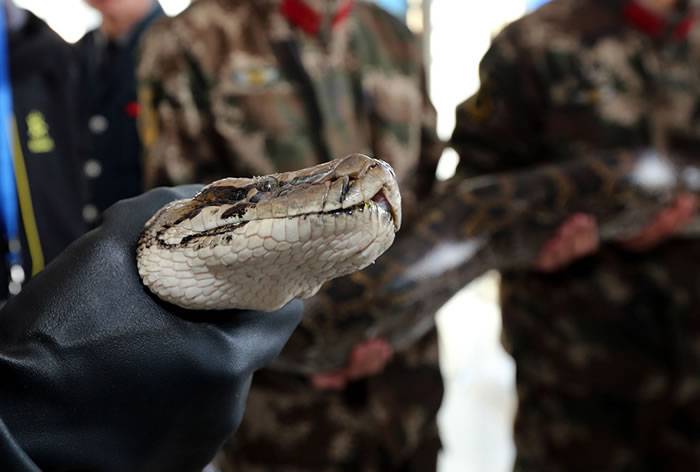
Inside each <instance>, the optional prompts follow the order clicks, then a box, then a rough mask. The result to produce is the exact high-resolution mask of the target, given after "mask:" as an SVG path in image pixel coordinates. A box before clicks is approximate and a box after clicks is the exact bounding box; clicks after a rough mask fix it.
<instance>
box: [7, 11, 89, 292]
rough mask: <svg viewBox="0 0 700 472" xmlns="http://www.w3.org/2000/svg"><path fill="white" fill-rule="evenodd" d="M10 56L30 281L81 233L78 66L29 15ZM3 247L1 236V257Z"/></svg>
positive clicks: (15, 142)
mask: <svg viewBox="0 0 700 472" xmlns="http://www.w3.org/2000/svg"><path fill="white" fill-rule="evenodd" d="M9 59H10V65H9V66H10V80H11V82H12V98H13V107H14V118H15V124H16V126H15V128H14V130H13V133H12V137H11V143H12V145H13V148H14V149H13V152H14V159H15V162H16V167H17V179H16V183H17V196H18V200H19V203H20V213H21V215H20V216H21V221H20V223H21V228H22V246H23V256H24V257H23V259H24V260H23V265H24V271H25V274H26V275H27V278H29V276H31V275H32V274H33V273H36V272H38V271H40V270H41V269H43V267H44V265H45V264H47V263H48V262H49V261H50V260H51V259H53V258H54V257H55V256H57V255H58V253H59V252H61V251H62V250H63V249H64V248H65V247H66V246H67V245H68V244H69V243H70V242H71V241H73V240H74V239H76V238H77V237H78V236H80V235H81V234H82V233H83V232H84V231H85V229H86V225H85V223H84V221H83V218H82V210H83V204H84V197H85V188H84V187H83V185H82V175H81V172H82V161H83V159H82V157H81V156H80V154H79V151H78V147H79V146H78V141H79V138H78V115H77V110H76V107H75V103H76V94H77V91H78V85H79V83H78V64H77V61H76V60H75V59H76V58H75V56H74V54H73V51H71V49H70V46H69V45H68V44H67V43H65V42H64V41H63V40H62V39H61V38H60V37H59V36H58V35H57V34H56V33H54V32H53V31H52V30H51V29H50V28H49V27H48V26H47V25H46V24H45V23H44V22H43V21H41V20H40V19H39V18H37V17H35V16H34V15H32V14H30V13H27V20H26V22H25V24H24V25H23V26H22V28H21V29H19V30H18V31H14V32H12V33H11V34H10V36H9ZM6 250H7V241H6V240H5V238H4V237H0V252H2V253H3V254H4V253H5V252H6ZM7 288H8V273H7V267H5V265H4V264H0V300H3V299H5V298H6V296H7Z"/></svg>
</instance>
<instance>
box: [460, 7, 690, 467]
mask: <svg viewBox="0 0 700 472" xmlns="http://www.w3.org/2000/svg"><path fill="white" fill-rule="evenodd" d="M648 13H649V12H647V11H645V10H643V9H641V8H640V7H639V5H637V4H630V3H627V2H621V1H611V0H585V1H583V0H554V1H553V2H551V3H550V4H548V5H547V6H545V7H543V8H541V9H540V10H538V11H536V12H535V13H533V14H531V15H529V16H526V17H524V18H522V19H520V20H519V21H517V22H515V23H514V24H512V25H510V26H509V27H508V28H506V29H505V30H504V31H503V32H502V33H501V34H500V35H499V36H498V37H497V38H496V39H495V40H494V42H493V45H492V47H491V49H490V50H489V52H488V53H487V54H486V56H485V57H484V59H483V61H482V64H481V78H482V86H481V89H480V90H479V92H478V93H477V94H476V95H475V96H474V97H472V98H471V99H469V100H467V101H466V102H465V103H463V104H462V105H461V106H460V107H459V108H458V112H457V117H458V123H457V128H456V130H455V133H454V135H453V138H452V143H453V145H454V147H455V148H456V149H457V150H458V152H459V153H460V156H461V159H462V160H461V162H460V172H462V173H463V174H465V175H473V174H477V173H486V172H493V171H507V170H511V169H516V168H521V167H525V166H531V165H534V164H536V163H541V162H544V161H557V160H565V159H571V158H574V157H576V156H580V155H581V154H584V153H592V152H595V151H596V150H597V149H601V148H611V147H639V146H656V147H657V148H667V149H670V150H674V149H675V150H682V151H683V152H693V151H694V152H696V153H697V152H698V151H700V27H698V26H695V25H694V24H692V23H691V22H689V21H683V22H681V23H679V24H678V25H677V26H676V27H675V28H670V29H669V28H661V29H657V28H656V27H655V26H654V25H655V24H656V23H655V22H658V20H659V19H658V18H656V17H653V16H650V15H649V14H648ZM698 257H700V244H699V243H697V242H695V241H689V240H685V241H684V240H679V239H674V240H671V241H669V242H667V243H665V244H663V245H661V246H660V247H658V248H656V249H654V250H652V251H649V252H645V253H632V252H627V251H625V250H623V249H621V248H620V247H619V246H616V245H612V244H611V245H606V246H604V247H603V248H602V249H601V250H600V251H599V252H598V253H597V254H596V255H594V256H592V257H588V258H585V259H583V260H581V261H579V262H576V263H574V264H573V265H571V266H570V267H568V268H567V269H565V270H561V271H559V272H557V273H555V274H552V275H544V274H540V273H534V272H527V273H509V274H504V276H503V283H502V286H501V304H502V313H503V343H504V345H505V346H506V348H507V350H508V351H509V352H510V353H511V354H512V355H513V357H514V358H515V361H516V365H517V388H518V396H519V411H518V414H517V417H516V422H515V440H516V446H517V449H518V456H517V460H516V466H515V469H516V470H519V471H543V470H546V471H560V470H561V471H578V470H581V471H602V470H614V471H645V470H649V471H657V470H700V377H699V376H698V374H699V373H700V278H699V277H698V272H699V271H698V265H697V264H698V262H697V261H698Z"/></svg>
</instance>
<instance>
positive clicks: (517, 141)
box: [450, 30, 547, 176]
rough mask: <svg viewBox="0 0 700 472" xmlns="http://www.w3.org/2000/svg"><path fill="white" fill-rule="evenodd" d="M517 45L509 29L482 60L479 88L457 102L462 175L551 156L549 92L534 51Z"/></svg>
mask: <svg viewBox="0 0 700 472" xmlns="http://www.w3.org/2000/svg"><path fill="white" fill-rule="evenodd" d="M516 44H517V42H516V41H514V40H513V38H511V37H509V35H508V30H506V31H505V32H504V33H502V34H501V35H500V36H498V37H497V38H496V39H495V40H494V42H493V45H492V46H491V48H490V49H489V51H488V52H487V53H486V55H485V56H484V58H483V59H482V61H481V65H480V69H479V75H480V79H481V86H480V88H479V90H478V91H477V93H476V94H474V95H473V96H472V97H471V98H469V99H468V100H466V101H465V102H463V103H462V104H460V105H459V106H458V107H457V123H456V127H455V131H454V133H453V135H452V138H451V140H450V146H452V147H453V148H454V149H455V150H456V151H457V153H458V154H459V156H460V164H459V167H458V173H460V174H462V175H465V176H470V175H479V174H485V173H493V172H501V171H508V170H514V169H517V168H519V167H524V166H529V165H532V164H535V163H537V162H541V161H543V160H544V159H545V158H546V156H547V153H546V151H545V149H544V145H543V143H542V141H541V139H540V136H541V132H540V130H541V129H542V123H541V117H542V111H543V108H544V96H543V94H542V93H541V87H540V84H539V83H538V80H537V74H536V69H535V67H534V65H533V64H532V63H531V62H530V61H529V60H528V58H529V57H531V55H529V54H527V53H524V52H522V51H520V50H519V49H518V47H517V45H516Z"/></svg>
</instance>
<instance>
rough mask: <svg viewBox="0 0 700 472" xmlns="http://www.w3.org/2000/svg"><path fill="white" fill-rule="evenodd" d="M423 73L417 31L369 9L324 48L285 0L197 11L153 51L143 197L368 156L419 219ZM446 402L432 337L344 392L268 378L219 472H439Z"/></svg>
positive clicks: (212, 4)
mask: <svg viewBox="0 0 700 472" xmlns="http://www.w3.org/2000/svg"><path fill="white" fill-rule="evenodd" d="M421 63H422V61H421V51H420V48H419V44H418V41H417V40H416V39H415V38H414V37H413V36H412V34H411V33H410V32H409V31H408V29H407V28H406V27H405V26H404V25H403V24H402V23H401V22H400V21H398V20H397V19H395V18H393V17H392V16H390V15H389V14H388V13H386V12H384V11H383V10H381V9H379V8H378V7H376V6H373V5H371V4H369V3H364V2H358V3H356V4H355V5H354V8H353V9H352V11H351V14H350V16H349V17H348V18H347V19H346V21H343V22H338V24H337V26H336V29H335V30H334V31H333V34H332V36H330V40H329V42H326V43H324V42H322V41H319V40H318V38H316V37H314V36H311V35H308V34H305V33H303V32H301V31H300V30H298V29H296V28H294V27H293V26H291V24H290V22H288V21H287V19H286V18H285V17H283V16H282V14H281V13H280V0H199V1H197V2H195V3H193V4H192V5H191V6H190V7H189V8H188V9H187V10H186V11H185V12H184V13H183V14H181V15H179V16H178V17H176V18H174V19H171V20H167V21H165V22H163V23H161V24H159V25H156V26H155V27H154V28H153V29H152V30H151V31H150V33H149V35H148V37H147V39H146V41H145V43H144V46H143V50H142V60H141V63H140V68H139V77H140V81H141V84H142V88H141V101H142V105H143V111H142V115H141V116H142V120H143V121H142V125H143V126H142V134H143V136H144V140H145V145H146V148H147V155H146V161H145V172H146V179H147V186H149V187H151V186H154V185H159V184H180V183H185V182H192V181H205V182H206V181H210V180H213V179H218V178H222V177H226V176H249V175H262V174H267V173H270V172H274V171H287V170H296V169H299V168H302V167H306V166H309V165H313V164H316V163H319V162H323V161H326V160H329V159H331V158H334V157H340V156H344V155H346V154H349V153H353V152H362V153H366V154H369V155H376V156H378V157H381V158H382V159H384V160H386V161H388V162H390V163H391V164H392V165H393V166H394V169H395V170H396V172H397V176H398V178H399V181H400V184H401V188H402V194H403V195H404V201H405V205H406V207H405V211H406V210H409V212H410V208H411V207H412V204H411V201H412V200H413V195H414V194H416V193H418V192H421V191H424V190H425V189H427V188H428V187H429V186H430V184H431V181H432V176H434V169H435V165H436V162H437V159H438V158H439V155H440V152H441V145H440V143H439V141H438V139H437V137H436V134H435V129H434V127H435V113H434V110H433V108H432V105H431V104H430V103H429V101H428V99H427V95H426V93H425V84H424V83H423V70H422V66H421ZM307 321H308V322H312V321H313V320H307ZM292 344H294V343H292ZM302 344H303V343H302ZM283 355H284V354H283ZM441 397H442V378H441V374H440V370H439V365H438V358H437V337H436V333H435V332H434V331H433V332H432V333H430V334H429V335H428V336H427V337H426V338H424V339H423V340H422V341H421V342H419V343H418V344H417V345H416V346H414V348H412V349H410V350H409V351H408V352H406V353H401V354H400V355H397V356H396V357H395V359H394V360H393V361H392V362H391V363H390V364H389V365H388V366H387V369H386V371H385V372H384V373H383V374H381V375H380V376H376V377H373V378H369V379H364V380H360V381H357V382H354V383H352V384H350V385H349V387H348V388H346V389H345V390H344V391H342V392H320V391H316V390H314V389H313V388H312V387H311V386H310V384H309V381H308V379H306V378H305V377H301V376H297V375H293V374H291V373H286V372H277V371H265V372H260V373H259V374H258V375H257V376H256V379H255V382H254V384H253V387H252V390H251V393H250V397H249V402H248V409H247V414H246V419H245V420H244V422H243V424H242V426H241V428H240V430H239V431H238V432H237V433H236V436H235V441H234V442H232V443H231V444H229V445H227V446H226V447H225V451H224V452H225V456H226V460H225V461H224V462H225V463H226V465H225V468H226V469H227V470H275V471H282V470H289V471H292V470H319V471H321V470H323V471H326V470H329V471H330V470H367V471H372V470H413V469H414V468H417V469H416V470H430V469H434V468H435V461H436V454H437V451H438V449H439V446H440V441H439V437H438V435H437V427H436V420H435V417H436V413H437V410H438V408H439V406H440V402H441ZM229 467H231V468H230V469H229ZM402 467H403V468H402Z"/></svg>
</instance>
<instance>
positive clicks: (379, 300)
mask: <svg viewBox="0 0 700 472" xmlns="http://www.w3.org/2000/svg"><path fill="white" fill-rule="evenodd" d="M654 156H655V155H654V154H653V153H650V152H646V151H644V152H641V151H640V152H638V153H632V152H610V153H607V154H605V155H601V156H599V157H596V158H586V159H582V160H576V161H571V162H569V163H565V164H561V165H556V166H552V165H550V166H545V167H541V168H538V169H535V170H532V171H526V172H520V173H515V174H506V175H500V176H486V177H480V178H476V179H470V180H463V181H460V180H458V179H453V180H451V181H447V182H445V183H443V184H442V186H441V187H440V188H439V189H438V191H437V193H436V195H435V196H434V197H432V198H431V199H430V200H429V201H427V202H424V203H425V207H424V208H426V209H428V210H427V211H426V212H425V213H427V215H426V216H425V217H424V218H423V219H422V220H420V221H418V222H416V221H414V222H413V224H412V225H404V228H403V229H402V230H401V231H400V232H399V233H398V234H397V238H396V241H395V243H394V245H393V246H392V247H391V248H390V249H389V250H388V251H387V252H386V253H385V254H384V255H383V256H382V257H381V258H379V259H378V260H377V262H376V263H375V264H374V265H372V266H370V267H368V268H367V269H365V270H363V271H361V272H358V273H355V274H353V275H350V276H348V277H343V278H340V279H335V280H333V281H331V282H329V283H328V284H326V286H325V287H324V289H323V290H322V291H321V292H320V293H319V294H318V295H316V296H315V297H313V298H311V299H310V300H307V301H306V303H305V306H306V307H305V314H304V316H305V322H304V323H303V324H302V327H301V328H300V329H299V330H298V332H297V335H296V336H293V337H292V339H291V341H290V343H289V344H288V346H287V348H286V349H285V350H284V351H283V353H282V356H281V357H280V359H279V360H278V361H277V362H276V365H275V367H276V368H278V369H283V370H285V371H293V372H299V373H312V372H319V371H327V370H332V369H337V368H340V367H342V366H344V364H345V362H346V359H347V356H348V354H349V353H350V351H351V349H352V347H353V346H354V345H356V344H357V343H359V342H361V341H363V340H366V339H369V338H373V337H379V336H380V337H384V338H386V339H388V340H389V341H390V342H391V343H392V344H393V346H394V347H395V348H396V349H402V348H405V347H407V346H409V345H410V344H411V343H412V342H413V341H415V340H416V339H418V338H419V337H420V336H422V335H423V334H425V333H426V332H427V331H428V330H429V329H431V328H432V327H433V326H434V315H435V313H436V312H437V310H438V309H439V308H440V307H441V306H442V305H444V304H445V303H446V302H447V301H448V300H449V299H450V298H451V297H452V296H454V295H455V294H456V293H457V292H458V291H459V290H460V289H462V288H463V287H464V286H466V285H467V284H468V283H469V282H470V281H472V280H473V279H474V278H476V277H478V276H480V275H482V274H484V273H485V272H487V271H489V270H504V269H522V268H527V267H531V264H532V263H533V260H534V258H535V257H536V255H537V254H538V252H539V249H540V248H541V247H542V244H543V243H544V242H545V241H546V240H547V239H548V237H550V236H551V233H552V231H553V229H554V228H555V227H556V226H557V225H558V224H559V223H561V222H562V221H563V220H564V219H565V218H566V216H567V215H570V214H572V213H576V212H585V213H590V214H592V215H594V216H596V218H597V220H598V222H599V226H600V230H601V237H602V238H603V239H604V240H612V239H617V238H621V237H623V236H629V235H631V234H633V233H635V232H636V231H638V230H639V229H641V228H642V227H643V226H644V224H645V223H647V222H648V221H649V219H650V218H651V217H652V216H653V215H654V214H655V213H656V212H657V211H658V210H659V209H661V208H662V207H663V206H664V205H665V204H667V203H668V202H669V201H670V200H671V199H672V198H673V196H674V195H676V194H677V193H678V192H680V191H691V192H694V193H698V191H699V190H700V169H699V168H698V167H697V166H696V165H695V164H692V163H690V162H688V161H686V162H684V161H682V160H675V161H674V162H671V161H670V160H668V159H664V158H660V157H658V156H656V157H654ZM655 180H656V181H655ZM685 233H686V236H689V235H697V234H700V223H696V222H694V224H693V225H692V226H691V227H690V228H689V229H688V230H687V231H686V232H685Z"/></svg>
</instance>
